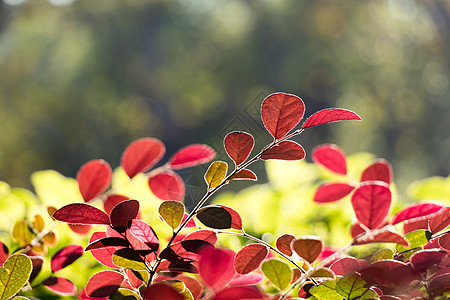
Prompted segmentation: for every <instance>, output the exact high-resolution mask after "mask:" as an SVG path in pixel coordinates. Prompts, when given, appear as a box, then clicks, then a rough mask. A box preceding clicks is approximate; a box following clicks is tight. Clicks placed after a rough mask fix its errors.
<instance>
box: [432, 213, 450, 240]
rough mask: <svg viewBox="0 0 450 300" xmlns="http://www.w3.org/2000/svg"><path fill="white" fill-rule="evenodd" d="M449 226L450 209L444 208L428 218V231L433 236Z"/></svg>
mask: <svg viewBox="0 0 450 300" xmlns="http://www.w3.org/2000/svg"><path fill="white" fill-rule="evenodd" d="M448 225H450V207H449V206H446V207H444V208H442V209H441V210H439V211H437V212H436V213H434V214H432V215H431V216H430V223H429V225H428V226H429V229H430V232H431V233H433V234H435V233H437V232H439V231H441V230H443V229H445V228H446V227H447V226H448Z"/></svg>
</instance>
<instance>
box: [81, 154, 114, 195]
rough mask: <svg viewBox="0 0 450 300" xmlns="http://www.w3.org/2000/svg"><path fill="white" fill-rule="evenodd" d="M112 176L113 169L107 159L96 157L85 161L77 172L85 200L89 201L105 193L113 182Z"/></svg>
mask: <svg viewBox="0 0 450 300" xmlns="http://www.w3.org/2000/svg"><path fill="white" fill-rule="evenodd" d="M111 177H112V170H111V167H110V166H109V164H108V163H107V162H106V161H104V160H102V159H96V160H91V161H89V162H87V163H85V164H84V165H83V166H82V167H81V169H80V171H79V172H78V174H77V182H78V187H79V188H80V193H81V196H83V199H84V201H86V202H88V201H90V200H92V199H94V198H96V197H98V196H99V195H100V194H101V193H103V192H104V191H105V190H106V189H107V188H108V186H109V184H110V183H111Z"/></svg>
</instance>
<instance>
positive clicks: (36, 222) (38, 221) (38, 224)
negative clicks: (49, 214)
mask: <svg viewBox="0 0 450 300" xmlns="http://www.w3.org/2000/svg"><path fill="white" fill-rule="evenodd" d="M31 224H32V225H33V227H34V229H36V231H37V232H41V231H42V230H44V228H45V223H44V218H42V216H41V215H34V217H33V221H32V222H31Z"/></svg>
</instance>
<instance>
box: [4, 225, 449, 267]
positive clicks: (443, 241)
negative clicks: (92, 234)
mask: <svg viewBox="0 0 450 300" xmlns="http://www.w3.org/2000/svg"><path fill="white" fill-rule="evenodd" d="M438 243H439V246H440V247H442V249H445V250H447V251H450V233H448V232H447V233H446V234H444V235H443V236H441V237H440V238H439V240H438ZM0 263H1V261H0Z"/></svg>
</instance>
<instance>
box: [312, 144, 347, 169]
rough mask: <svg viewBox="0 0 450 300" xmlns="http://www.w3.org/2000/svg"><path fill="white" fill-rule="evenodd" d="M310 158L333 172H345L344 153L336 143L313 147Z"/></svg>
mask: <svg viewBox="0 0 450 300" xmlns="http://www.w3.org/2000/svg"><path fill="white" fill-rule="evenodd" d="M312 160H313V161H314V162H315V163H316V164H319V165H322V166H323V167H325V168H327V169H328V170H330V171H332V172H334V173H337V174H341V175H346V174H347V161H346V157H345V154H344V152H343V151H342V150H341V149H340V148H339V147H338V146H336V145H332V144H325V145H320V146H317V147H315V148H314V149H313V151H312Z"/></svg>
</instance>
